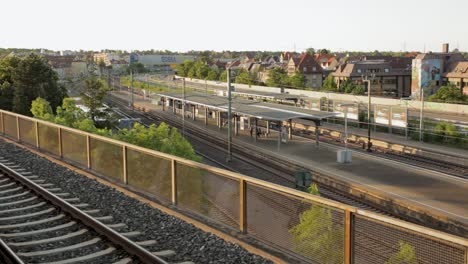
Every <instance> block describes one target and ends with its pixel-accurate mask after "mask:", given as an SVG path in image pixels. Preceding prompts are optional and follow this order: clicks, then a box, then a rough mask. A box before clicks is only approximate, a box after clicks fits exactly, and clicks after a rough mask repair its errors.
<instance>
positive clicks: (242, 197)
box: [239, 178, 247, 234]
mask: <svg viewBox="0 0 468 264" xmlns="http://www.w3.org/2000/svg"><path fill="white" fill-rule="evenodd" d="M245 185H246V184H245V180H244V179H243V178H240V179H239V203H240V204H239V209H240V211H239V229H240V232H241V233H243V234H244V233H246V232H247V221H246V216H247V199H246V197H247V196H246V192H245V191H246V186H245Z"/></svg>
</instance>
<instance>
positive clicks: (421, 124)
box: [419, 87, 424, 141]
mask: <svg viewBox="0 0 468 264" xmlns="http://www.w3.org/2000/svg"><path fill="white" fill-rule="evenodd" d="M419 90H420V93H421V96H420V98H421V105H420V106H421V109H420V110H419V141H423V133H424V132H423V129H424V121H423V112H424V89H423V88H422V87H421V89H419Z"/></svg>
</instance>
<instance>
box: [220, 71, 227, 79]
mask: <svg viewBox="0 0 468 264" xmlns="http://www.w3.org/2000/svg"><path fill="white" fill-rule="evenodd" d="M219 80H220V81H222V82H227V71H226V70H224V71H222V72H221V74H220V75H219Z"/></svg>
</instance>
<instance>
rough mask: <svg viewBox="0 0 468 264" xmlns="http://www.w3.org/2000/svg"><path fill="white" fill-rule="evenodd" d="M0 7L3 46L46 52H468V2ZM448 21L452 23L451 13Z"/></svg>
mask: <svg viewBox="0 0 468 264" xmlns="http://www.w3.org/2000/svg"><path fill="white" fill-rule="evenodd" d="M66 3H67V4H66V5H65V4H64V2H63V1H58V0H44V1H33V0H15V1H11V0H10V1H7V2H6V3H3V4H2V6H3V7H4V8H3V10H4V12H3V14H2V16H1V17H0V22H1V23H2V25H9V26H8V27H6V26H4V27H2V32H3V33H2V37H1V38H0V48H28V49H29V48H31V49H40V48H44V49H50V50H80V49H82V50H94V51H99V50H103V49H111V50H126V51H130V50H151V49H154V50H170V51H175V52H186V51H189V50H214V51H223V50H224V51H225V50H231V51H297V52H301V51H304V50H305V49H307V48H309V47H313V48H315V49H320V48H326V49H330V50H332V51H335V52H340V51H363V52H369V51H374V50H379V51H424V49H425V51H434V52H437V51H440V50H441V48H442V43H450V50H452V49H455V48H458V49H459V50H460V51H468V27H466V26H465V23H464V22H465V21H464V15H465V14H464V10H468V9H467V8H468V1H464V2H461V1H457V0H447V1H445V2H444V5H443V6H441V5H438V4H437V3H439V1H437V2H436V1H435V0H426V1H423V0H415V1H403V0H395V1H392V2H391V3H388V2H385V3H383V2H380V1H375V0H374V1H372V0H354V1H349V0H348V1H347V0H337V1H334V2H333V3H331V4H330V3H324V2H322V1H316V0H309V1H307V0H289V1H280V0H272V1H268V2H259V1H247V0H238V1H236V2H235V3H232V4H231V5H230V6H227V4H226V3H222V4H220V2H219V1H215V0H200V1H188V0H185V1H184V0H179V1H170V2H169V1H168V2H161V3H157V2H154V1H148V0H134V1H131V2H126V1H123V0H117V1H113V2H111V3H109V2H104V1H90V0H83V1H73V0H70V1H67V2H66ZM447 18H450V19H447Z"/></svg>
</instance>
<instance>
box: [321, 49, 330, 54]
mask: <svg viewBox="0 0 468 264" xmlns="http://www.w3.org/2000/svg"><path fill="white" fill-rule="evenodd" d="M319 53H320V54H330V53H331V52H330V50H327V49H321V50H320V51H319Z"/></svg>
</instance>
